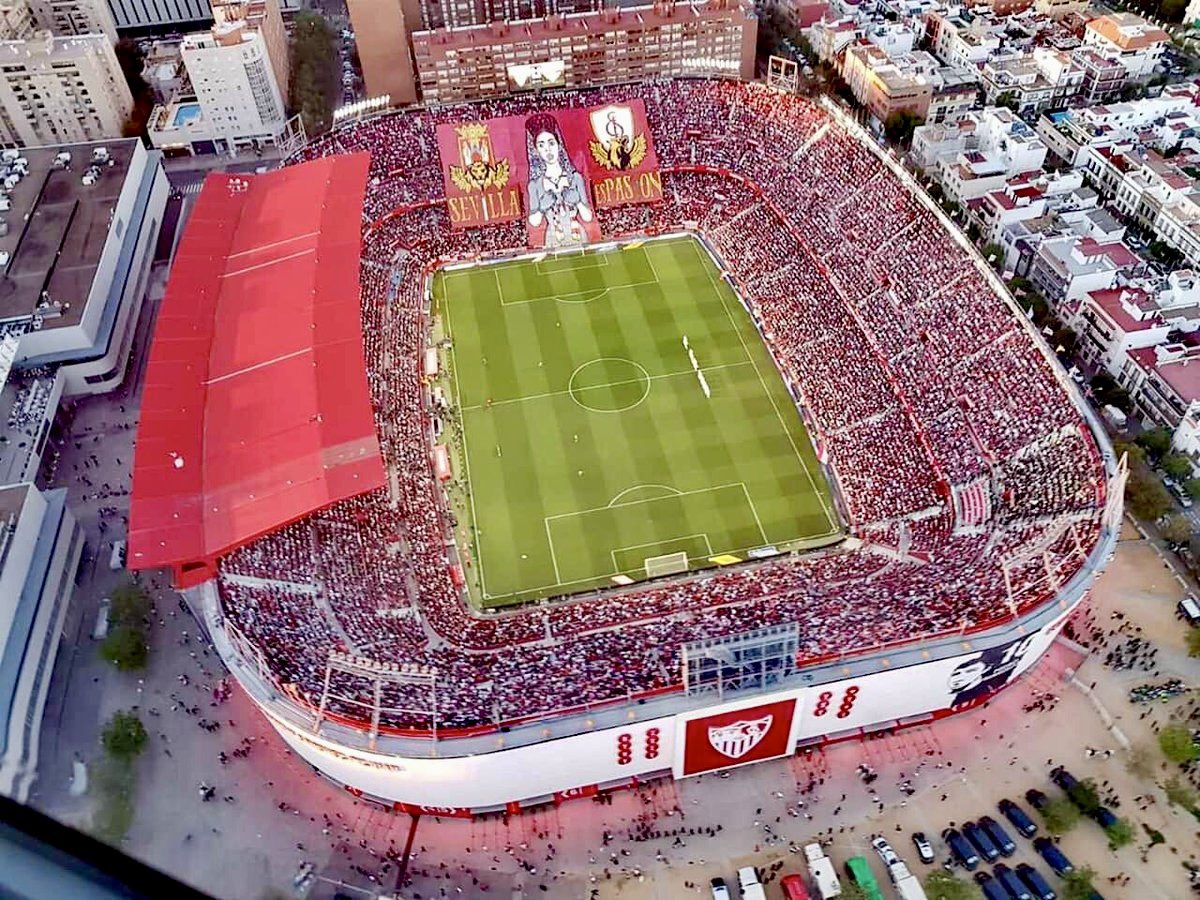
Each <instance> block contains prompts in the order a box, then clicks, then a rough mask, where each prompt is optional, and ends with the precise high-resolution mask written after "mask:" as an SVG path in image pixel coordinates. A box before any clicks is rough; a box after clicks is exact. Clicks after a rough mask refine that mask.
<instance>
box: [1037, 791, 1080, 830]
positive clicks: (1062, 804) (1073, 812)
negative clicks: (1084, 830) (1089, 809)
mask: <svg viewBox="0 0 1200 900" xmlns="http://www.w3.org/2000/svg"><path fill="white" fill-rule="evenodd" d="M1079 816H1080V812H1079V807H1078V806H1076V805H1075V804H1074V803H1072V802H1071V801H1070V800H1068V799H1067V798H1066V797H1062V798H1060V799H1058V800H1051V801H1050V802H1049V803H1047V804H1046V805H1045V806H1044V807H1042V818H1043V819H1045V820H1046V830H1047V831H1048V832H1050V833H1051V834H1054V835H1059V834H1066V833H1067V832H1068V831H1070V830H1071V829H1072V828H1074V827H1075V826H1076V825H1078V824H1079Z"/></svg>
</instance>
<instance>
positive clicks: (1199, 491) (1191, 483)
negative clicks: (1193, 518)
mask: <svg viewBox="0 0 1200 900" xmlns="http://www.w3.org/2000/svg"><path fill="white" fill-rule="evenodd" d="M1183 489H1184V490H1185V491H1187V493H1188V496H1189V497H1191V498H1192V499H1193V500H1197V499H1200V478H1189V479H1188V480H1187V481H1185V482H1184V483H1183Z"/></svg>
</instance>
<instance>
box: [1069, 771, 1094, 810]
mask: <svg viewBox="0 0 1200 900" xmlns="http://www.w3.org/2000/svg"><path fill="white" fill-rule="evenodd" d="M1067 796H1068V797H1069V798H1070V799H1071V802H1072V803H1074V804H1075V805H1076V806H1078V807H1079V808H1080V810H1082V811H1083V812H1084V814H1086V815H1089V816H1090V815H1091V814H1092V813H1094V812H1095V811H1096V810H1098V809H1099V808H1100V792H1099V791H1097V790H1096V782H1095V780H1094V779H1092V778H1085V779H1083V781H1079V782H1076V783H1075V784H1073V785H1071V789H1070V790H1069V791H1067Z"/></svg>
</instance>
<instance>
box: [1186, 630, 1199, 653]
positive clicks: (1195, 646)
mask: <svg viewBox="0 0 1200 900" xmlns="http://www.w3.org/2000/svg"><path fill="white" fill-rule="evenodd" d="M1187 648H1188V656H1200V628H1189V629H1188V633H1187Z"/></svg>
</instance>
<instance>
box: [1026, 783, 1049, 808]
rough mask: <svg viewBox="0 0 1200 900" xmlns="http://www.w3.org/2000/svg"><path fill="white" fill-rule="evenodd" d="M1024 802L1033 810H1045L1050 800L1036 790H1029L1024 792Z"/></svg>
mask: <svg viewBox="0 0 1200 900" xmlns="http://www.w3.org/2000/svg"><path fill="white" fill-rule="evenodd" d="M1025 801H1026V802H1027V803H1028V804H1029V805H1030V806H1032V807H1033V808H1034V809H1045V808H1046V806H1047V805H1048V804H1049V803H1050V798H1049V797H1047V796H1046V795H1045V794H1043V793H1042V792H1041V791H1039V790H1038V789H1037V788H1030V789H1029V790H1027V791H1026V792H1025Z"/></svg>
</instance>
